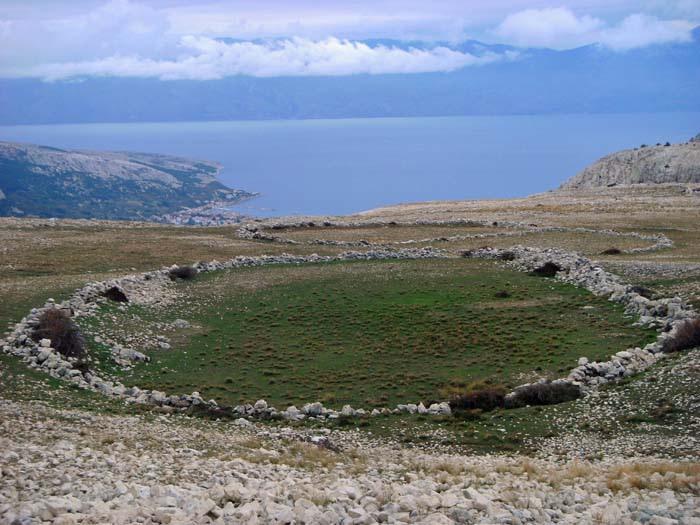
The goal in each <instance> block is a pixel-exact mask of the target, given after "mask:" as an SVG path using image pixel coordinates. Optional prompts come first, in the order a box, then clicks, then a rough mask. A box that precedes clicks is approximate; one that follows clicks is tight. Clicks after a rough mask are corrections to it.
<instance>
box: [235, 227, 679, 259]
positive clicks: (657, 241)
mask: <svg viewBox="0 0 700 525" xmlns="http://www.w3.org/2000/svg"><path fill="white" fill-rule="evenodd" d="M416 225H420V226H465V227H481V228H510V229H515V230H518V231H513V232H503V231H501V232H494V233H474V234H466V235H452V236H449V237H430V238H425V239H410V240H405V241H391V242H384V243H371V242H369V241H366V240H359V241H339V240H334V239H313V240H311V241H308V242H306V244H310V245H319V246H344V247H358V248H359V247H367V248H381V247H387V246H405V245H408V244H425V243H430V242H455V241H464V240H469V239H488V238H493V237H517V236H522V235H525V234H527V233H532V232H539V233H544V232H564V233H593V234H596V235H609V236H616V237H631V238H634V239H640V240H644V241H653V244H652V245H650V246H645V247H641V248H629V249H625V250H621V253H627V254H635V253H643V252H650V251H656V250H663V249H667V248H672V247H673V241H672V240H671V239H669V238H668V237H667V236H666V235H664V234H663V233H657V234H645V233H638V232H619V231H617V230H610V229H607V230H595V229H592V228H580V227H579V228H567V227H564V226H537V225H536V224H528V223H522V222H514V221H500V222H499V221H489V220H479V221H478V220H472V219H461V220H451V221H435V220H431V221H428V220H421V221H415V222H409V223H397V222H395V221H371V222H361V221H341V222H329V221H326V222H324V223H323V226H324V227H335V228H357V227H365V228H367V227H388V226H416ZM313 226H315V224H314V223H309V222H277V223H270V224H265V225H261V224H245V225H243V226H241V227H240V228H239V229H238V230H237V231H236V234H237V235H238V236H239V237H240V238H241V239H247V240H263V241H268V242H276V243H281V244H304V243H303V242H300V241H297V240H294V239H289V238H286V237H282V236H279V235H273V234H271V233H268V231H269V230H270V229H273V230H274V229H303V228H309V227H313Z"/></svg>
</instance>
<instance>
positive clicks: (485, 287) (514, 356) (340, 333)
mask: <svg viewBox="0 0 700 525" xmlns="http://www.w3.org/2000/svg"><path fill="white" fill-rule="evenodd" d="M172 286H173V287H174V289H175V291H176V292H177V299H176V300H175V302H174V304H171V305H169V306H166V307H153V306H149V307H146V306H138V305H130V306H129V307H128V308H125V309H120V308H119V307H118V306H117V305H115V304H114V303H108V304H105V305H103V306H102V307H101V310H100V314H99V315H97V316H96V317H94V318H90V319H89V320H88V322H87V323H86V324H85V327H84V328H85V330H86V332H87V334H88V340H89V343H90V345H91V349H92V350H94V351H95V352H96V353H98V354H101V358H100V362H101V364H100V367H101V370H102V372H103V373H104V374H105V375H107V376H110V377H112V378H115V379H119V380H120V381H122V382H123V383H124V384H126V385H139V386H140V387H142V388H154V389H158V390H163V391H166V392H168V393H172V394H180V393H189V392H192V391H193V390H197V391H199V392H200V393H201V394H202V396H203V397H205V398H206V399H210V398H212V399H215V400H216V401H217V402H218V403H219V404H223V405H236V404H241V403H245V402H254V401H255V400H256V399H261V398H262V399H266V400H267V401H268V402H269V403H271V404H273V405H275V406H277V407H279V408H284V407H286V406H288V405H290V404H296V405H297V406H299V405H300V404H304V403H307V402H311V401H322V402H323V403H324V404H325V405H326V406H330V407H340V406H342V405H343V404H346V403H348V404H351V405H353V406H356V407H363V408H374V407H387V406H389V407H391V406H395V405H396V404H397V403H407V402H418V401H423V402H424V403H426V404H427V402H429V401H433V400H442V399H445V397H446V395H449V393H450V392H454V391H455V389H456V390H459V389H460V388H463V387H465V386H466V385H468V384H470V383H472V382H475V381H489V382H491V383H494V384H503V385H505V386H507V387H512V386H516V385H518V384H521V383H523V382H526V381H532V380H535V379H538V378H540V377H549V378H556V377H561V376H562V375H565V374H566V373H567V372H568V370H569V369H571V368H572V367H573V366H575V364H576V360H577V358H578V357H580V356H584V355H585V356H587V357H588V358H589V359H591V360H595V359H607V358H608V356H609V355H611V354H612V353H615V352H617V351H619V349H620V348H628V347H634V346H643V345H644V344H646V343H648V342H651V341H653V340H654V339H655V335H656V334H655V332H654V331H651V330H645V329H641V328H639V327H634V326H632V320H630V319H628V318H625V317H624V315H623V309H622V307H621V306H620V305H617V304H614V303H611V302H609V301H607V300H605V299H601V298H597V297H595V296H593V295H592V294H590V293H589V292H587V291H585V290H583V289H580V288H576V287H574V286H571V285H568V284H565V283H562V282H559V281H556V280H554V279H548V278H542V277H535V276H531V275H528V274H526V273H523V272H518V271H516V270H512V269H509V268H504V267H503V265H500V264H498V263H494V262H493V261H487V260H475V259H461V258H447V259H417V260H381V261H361V262H335V263H329V264H302V265H271V266H264V267H257V268H240V269H235V270H227V271H220V272H212V273H206V274H200V275H199V276H198V278H197V279H196V280H193V281H188V282H177V283H174V284H173V285H172ZM177 319H185V320H186V321H188V323H189V326H187V327H182V326H181V324H180V323H175V324H173V323H174V321H175V320H177ZM176 325H177V326H176ZM153 334H159V335H163V336H164V337H165V339H166V340H167V342H168V344H169V346H170V348H160V347H158V346H154V345H153V340H154V338H153ZM96 335H100V336H101V337H103V338H104V337H109V338H111V339H114V340H116V341H119V342H123V343H124V344H125V345H128V346H131V347H133V348H136V349H139V350H143V351H144V352H145V353H146V354H148V355H149V356H150V357H151V358H152V361H151V362H149V363H139V364H136V365H135V366H134V367H132V368H130V369H128V370H123V369H121V368H119V367H117V366H116V365H115V364H114V363H113V362H112V361H111V359H110V358H109V356H108V349H107V347H106V346H103V345H100V344H98V343H96V342H95V339H94V336H96ZM141 342H143V343H144V344H151V347H150V348H148V347H142V346H140V343H141ZM163 346H167V345H163Z"/></svg>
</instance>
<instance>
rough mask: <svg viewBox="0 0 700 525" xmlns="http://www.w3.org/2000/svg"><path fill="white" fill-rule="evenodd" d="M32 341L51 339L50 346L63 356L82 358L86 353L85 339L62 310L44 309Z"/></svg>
mask: <svg viewBox="0 0 700 525" xmlns="http://www.w3.org/2000/svg"><path fill="white" fill-rule="evenodd" d="M32 339H34V341H37V342H38V341H40V340H42V339H51V346H52V347H53V348H54V349H55V350H56V351H57V352H58V353H60V354H61V355H62V356H64V357H75V358H77V359H83V358H85V357H86V355H87V351H86V349H85V339H84V338H83V336H82V334H81V333H80V330H79V329H78V325H76V324H75V323H74V322H73V320H72V319H71V318H70V316H69V315H68V314H67V313H66V312H64V311H63V310H58V309H56V308H54V309H51V310H46V311H45V312H44V313H43V314H41V316H40V317H39V324H38V325H37V327H36V328H35V329H34V333H33V334H32Z"/></svg>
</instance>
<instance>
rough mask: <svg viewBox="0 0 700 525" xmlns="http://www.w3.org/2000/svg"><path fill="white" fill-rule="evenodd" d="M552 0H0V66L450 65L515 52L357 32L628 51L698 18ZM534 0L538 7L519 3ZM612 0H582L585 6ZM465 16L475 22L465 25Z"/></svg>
mask: <svg viewBox="0 0 700 525" xmlns="http://www.w3.org/2000/svg"><path fill="white" fill-rule="evenodd" d="M551 1H554V0H537V1H534V0H528V1H525V0H489V2H476V1H474V2H460V1H457V0H434V2H433V1H432V0H431V2H430V3H429V4H428V3H425V2H422V1H419V0H387V1H386V3H384V2H382V3H381V5H379V6H376V5H374V4H375V3H374V2H370V0H347V1H343V2H339V1H337V2H334V1H332V0H328V2H325V3H323V4H322V5H319V3H318V2H316V1H315V0H299V2H297V3H294V6H293V8H292V7H290V5H291V4H289V3H288V2H286V0H285V2H281V0H257V1H256V2H249V1H243V0H227V2H218V1H214V0H202V1H201V2H199V1H198V2H196V3H195V2H188V1H181V0H152V1H149V2H136V1H133V0H131V1H130V0H111V1H109V2H106V3H104V2H101V1H100V0H75V2H71V3H67V4H61V5H64V6H65V5H68V6H69V7H70V9H68V7H64V8H60V9H59V8H58V7H56V6H57V5H58V4H56V3H54V2H48V0H47V1H46V2H44V0H36V1H33V2H31V3H26V2H24V1H19V0H6V2H7V3H5V4H3V5H0V77H5V78H41V79H44V80H47V81H56V80H63V79H72V78H81V77H88V76H119V77H146V78H158V79H162V80H174V79H192V80H211V79H219V78H223V77H226V76H232V75H250V76H257V77H272V76H312V75H354V74H390V73H427V72H450V71H455V70H457V69H460V68H464V67H467V66H478V65H482V64H488V63H491V62H496V61H501V60H510V59H513V58H515V57H516V56H517V55H516V54H515V53H512V52H511V53H508V52H506V53H498V54H496V53H486V54H472V53H469V52H465V51H460V50H457V49H455V48H454V47H452V46H448V45H437V46H423V45H420V46H413V47H406V46H403V45H402V46H400V47H399V46H394V45H391V44H387V45H371V46H370V45H367V44H365V43H363V42H362V41H360V39H361V38H363V37H369V36H376V37H395V38H399V39H404V40H405V39H407V38H410V37H411V35H418V36H420V35H423V36H424V37H425V38H423V39H425V40H431V39H433V40H448V41H452V42H457V41H463V40H466V39H467V37H468V36H477V37H479V36H480V37H481V38H482V39H486V40H490V41H495V42H502V43H508V44H513V45H517V46H527V47H552V48H556V49H566V48H571V47H577V46H581V45H586V44H592V43H599V44H601V45H603V46H605V47H607V48H609V49H612V50H614V51H627V50H629V49H634V48H639V47H644V46H648V45H652V44H658V43H667V42H682V41H687V40H689V39H690V38H691V37H690V30H691V29H692V27H693V26H694V25H695V24H694V23H692V22H690V21H688V20H680V19H678V20H662V19H660V18H657V17H656V16H652V15H649V14H643V13H636V12H632V14H629V13H630V9H632V8H631V7H629V5H633V6H641V5H642V4H644V3H645V2H647V0H644V2H640V1H637V2H633V1H632V0H620V1H619V2H618V3H617V4H616V5H617V7H616V9H618V8H619V9H623V11H624V12H625V13H626V16H624V17H619V20H620V21H619V22H617V23H610V22H608V21H606V20H604V19H602V18H598V17H596V16H592V15H585V14H576V13H574V12H573V11H571V10H570V9H569V8H567V7H547V4H549V3H551ZM648 1H649V2H652V0H648ZM669 1H671V0H669ZM683 1H687V0H680V2H681V3H679V2H678V1H675V0H674V2H675V3H673V2H672V4H673V5H674V6H675V7H674V9H675V11H674V12H680V11H679V10H680V9H681V7H682V2H683ZM630 2H631V4H630ZM533 3H534V4H535V5H537V6H540V8H538V9H525V10H517V7H521V6H522V5H523V4H526V5H531V4H533ZM608 3H609V0H587V1H586V4H587V5H588V6H589V7H595V6H596V5H599V6H602V5H603V4H608ZM628 4H629V5H628ZM42 5H44V6H45V7H46V9H45V10H42V9H41V8H40V7H41V6H42ZM542 5H544V6H545V7H541V6H542ZM49 6H53V7H51V8H50V9H49ZM426 6H428V7H426ZM619 9H618V10H619ZM504 13H510V14H507V15H504ZM295 17H296V18H295ZM468 20H471V23H472V24H481V26H476V27H471V28H470V27H469V22H468ZM477 21H478V22H477ZM484 24H485V25H484ZM280 35H281V36H282V38H280ZM292 35H297V36H292ZM338 35H341V36H342V37H337V36H338ZM348 35H351V36H348ZM219 37H226V38H228V40H225V39H224V38H219ZM233 39H238V40H237V41H236V40H233ZM256 39H258V40H256ZM259 39H267V40H259Z"/></svg>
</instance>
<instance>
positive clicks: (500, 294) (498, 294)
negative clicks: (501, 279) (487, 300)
mask: <svg viewBox="0 0 700 525" xmlns="http://www.w3.org/2000/svg"><path fill="white" fill-rule="evenodd" d="M494 297H496V298H498V299H507V298H508V297H510V294H509V293H508V292H506V291H505V290H503V291H501V292H496V293H495V294H494Z"/></svg>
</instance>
